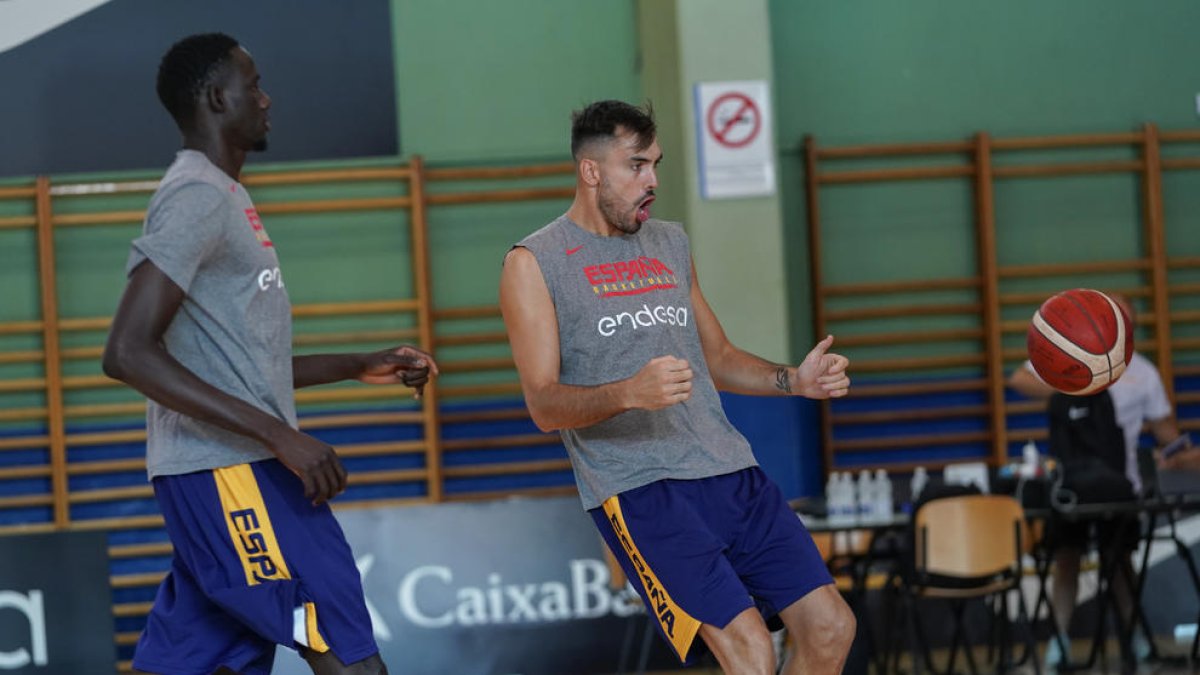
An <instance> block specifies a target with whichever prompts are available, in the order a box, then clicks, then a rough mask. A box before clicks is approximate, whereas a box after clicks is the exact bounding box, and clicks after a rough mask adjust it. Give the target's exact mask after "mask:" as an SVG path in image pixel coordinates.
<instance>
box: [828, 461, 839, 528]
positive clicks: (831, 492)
mask: <svg viewBox="0 0 1200 675" xmlns="http://www.w3.org/2000/svg"><path fill="white" fill-rule="evenodd" d="M840 487H841V485H840V484H839V483H838V472H837V471H830V472H829V477H828V478H826V479H825V517H826V519H828V520H829V522H831V523H833V522H837V519H838V507H839V506H840V505H839V504H838V488H840Z"/></svg>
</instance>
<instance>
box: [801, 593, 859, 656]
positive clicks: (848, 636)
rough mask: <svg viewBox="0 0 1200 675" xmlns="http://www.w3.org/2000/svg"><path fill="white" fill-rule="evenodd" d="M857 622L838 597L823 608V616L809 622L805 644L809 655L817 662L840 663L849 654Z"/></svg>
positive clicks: (852, 613)
mask: <svg viewBox="0 0 1200 675" xmlns="http://www.w3.org/2000/svg"><path fill="white" fill-rule="evenodd" d="M857 630H858V620H857V619H855V617H854V612H853V610H851V609H850V606H849V605H847V604H846V602H845V601H844V600H842V598H841V597H840V596H838V598H837V601H835V602H830V603H828V604H827V605H826V607H825V608H824V612H823V616H821V617H820V619H818V620H816V621H813V622H811V624H810V630H809V631H807V632H808V635H807V636H805V637H804V638H803V639H804V641H805V642H806V643H807V646H808V648H809V650H810V655H811V656H812V657H814V658H816V659H817V660H819V661H822V662H826V661H840V660H842V659H843V658H845V656H846V654H847V653H849V652H850V645H851V644H852V643H853V642H854V634H855V631H857Z"/></svg>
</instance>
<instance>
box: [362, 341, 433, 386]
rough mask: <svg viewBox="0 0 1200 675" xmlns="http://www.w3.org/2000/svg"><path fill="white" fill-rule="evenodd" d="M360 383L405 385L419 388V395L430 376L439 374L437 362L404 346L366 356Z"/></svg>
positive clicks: (414, 348) (416, 350) (417, 350)
mask: <svg viewBox="0 0 1200 675" xmlns="http://www.w3.org/2000/svg"><path fill="white" fill-rule="evenodd" d="M364 361H365V362H364V364H363V369H362V372H361V373H360V374H359V376H358V381H359V382H366V383H367V384H404V385H405V386H408V387H412V388H413V389H415V390H416V397H417V398H420V397H421V394H422V393H423V392H424V390H425V384H426V383H428V382H429V378H430V377H436V376H437V374H438V367H437V363H435V362H434V360H433V357H432V356H430V355H428V354H426V353H425V352H423V351H421V350H420V349H417V348H416V347H410V346H408V345H405V346H403V347H397V348H395V349H385V350H383V351H379V352H373V353H371V354H366V355H364Z"/></svg>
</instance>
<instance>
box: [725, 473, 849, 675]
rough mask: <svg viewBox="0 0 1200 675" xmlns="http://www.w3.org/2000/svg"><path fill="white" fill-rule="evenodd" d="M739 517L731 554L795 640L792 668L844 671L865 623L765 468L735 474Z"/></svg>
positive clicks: (753, 589)
mask: <svg viewBox="0 0 1200 675" xmlns="http://www.w3.org/2000/svg"><path fill="white" fill-rule="evenodd" d="M729 485H730V486H731V487H732V492H730V493H729V494H730V499H731V500H733V503H734V504H736V506H737V508H738V512H739V514H740V515H739V517H738V518H737V519H736V520H734V521H732V522H731V523H730V524H729V526H731V527H733V528H734V531H735V532H736V533H737V536H736V539H735V541H734V545H733V546H731V547H730V552H729V558H730V561H731V563H732V564H733V566H734V569H736V570H737V572H738V574H739V575H740V576H741V578H742V579H743V580H744V581H745V584H746V588H747V589H749V591H750V592H751V593H752V594H753V595H754V597H755V599H756V600H757V601H758V602H759V604H760V605H761V607H762V610H763V611H764V612H765V613H766V614H767V615H770V614H771V613H777V614H778V615H779V617H780V618H781V619H782V620H783V623H784V626H786V627H787V629H788V635H789V637H790V638H791V643H792V653H791V654H790V655H789V658H788V662H787V664H786V665H785V668H784V672H785V673H800V672H804V673H838V672H841V669H842V666H843V665H844V664H845V660H846V656H847V655H848V654H849V652H850V645H851V643H852V642H853V641H854V634H855V630H856V628H857V625H856V621H855V618H854V612H853V611H851V609H850V607H849V605H847V604H846V601H845V600H843V599H842V596H841V594H840V593H838V591H837V588H836V587H835V586H834V585H833V578H832V577H831V576H830V574H829V569H828V567H827V566H826V564H825V561H824V559H823V558H822V556H821V554H820V552H819V551H818V550H817V547H816V545H815V544H814V543H813V540H812V536H811V535H809V533H808V530H807V529H805V527H804V524H803V523H801V522H800V519H799V518H798V517H797V516H796V514H795V513H794V512H793V511H792V510H791V508H789V507H788V505H787V501H786V500H785V499H784V498H783V494H782V492H780V490H779V488H778V486H776V485H775V483H774V482H772V481H771V480H770V479H769V478H767V476H766V474H764V473H763V472H762V471H761V470H760V469H758V468H757V467H755V468H751V469H747V470H745V471H742V472H739V473H738V474H734V475H731V476H730V482H729Z"/></svg>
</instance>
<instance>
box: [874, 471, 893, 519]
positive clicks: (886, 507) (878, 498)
mask: <svg viewBox="0 0 1200 675" xmlns="http://www.w3.org/2000/svg"><path fill="white" fill-rule="evenodd" d="M892 508H893V502H892V479H891V478H890V477H888V473H887V470H886V469H875V520H876V521H880V522H887V521H889V520H891V519H892Z"/></svg>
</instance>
